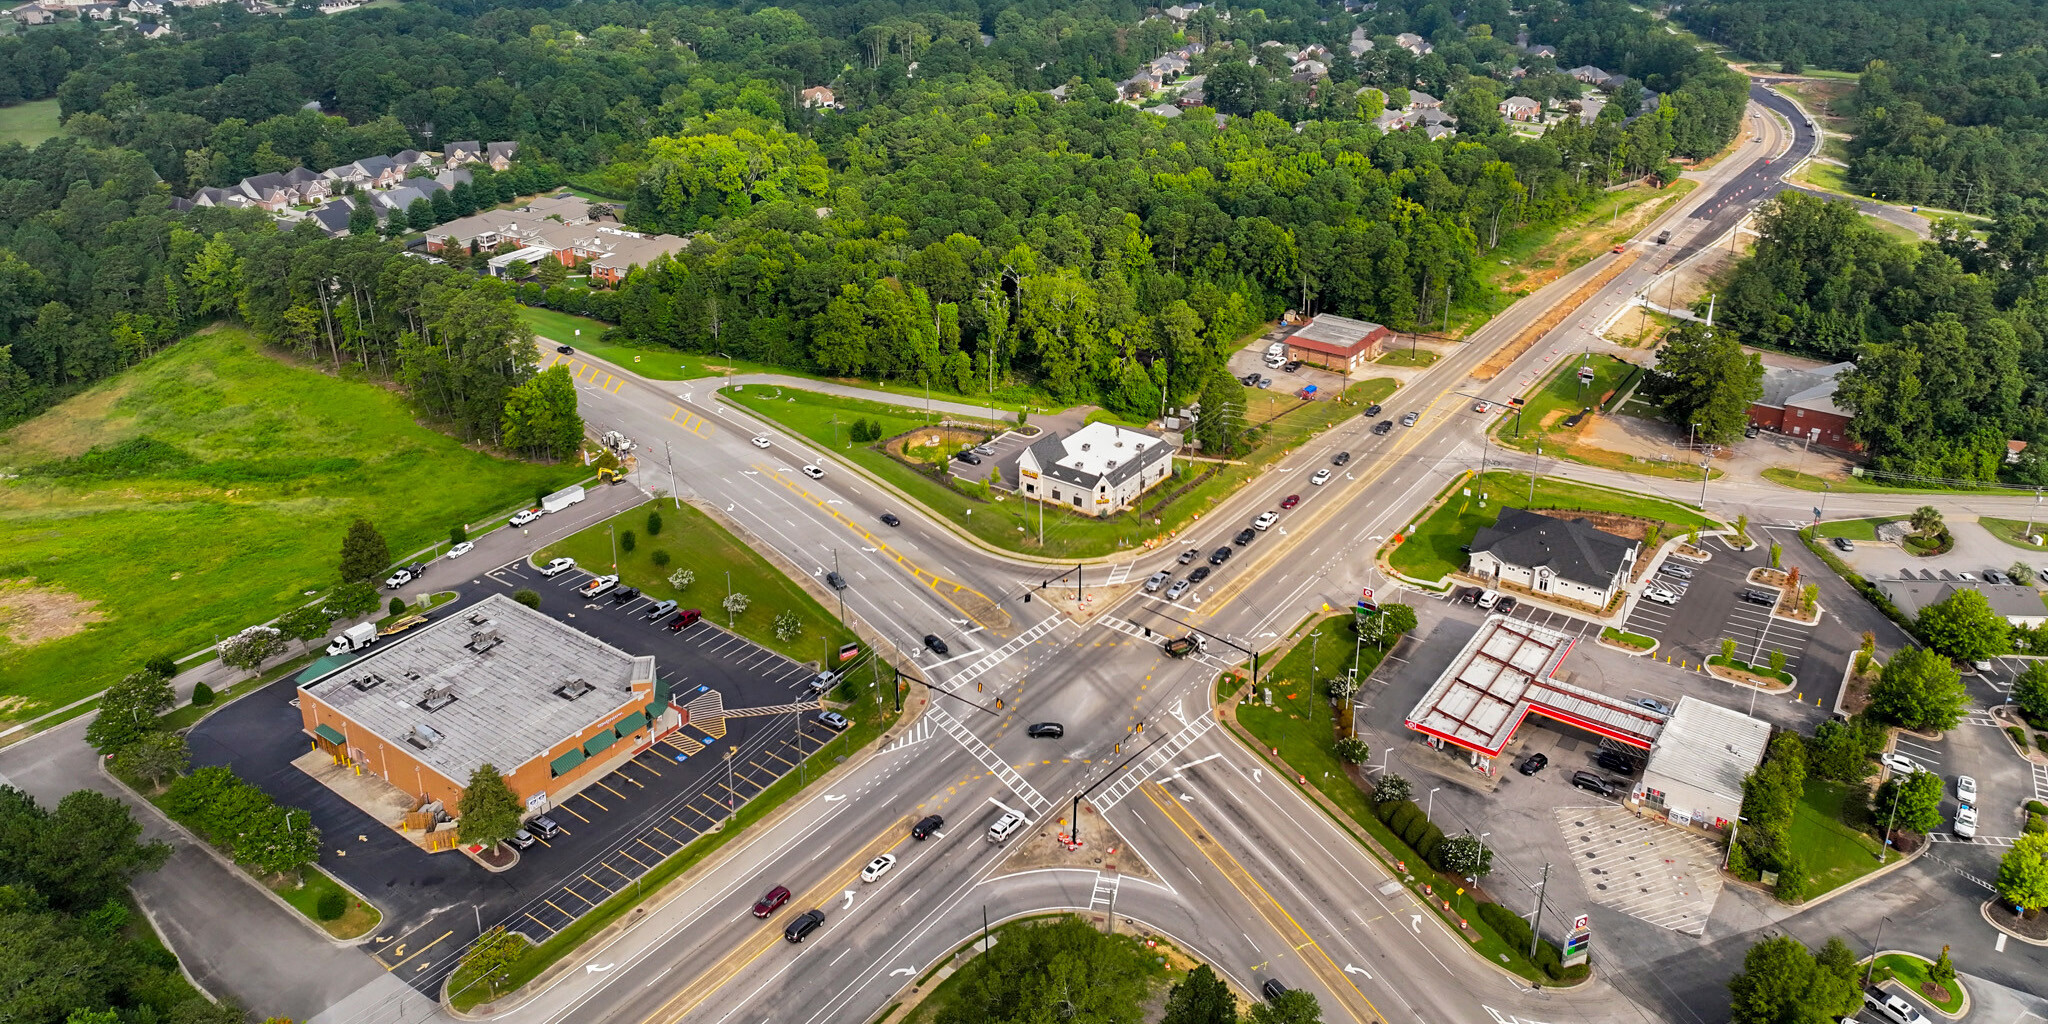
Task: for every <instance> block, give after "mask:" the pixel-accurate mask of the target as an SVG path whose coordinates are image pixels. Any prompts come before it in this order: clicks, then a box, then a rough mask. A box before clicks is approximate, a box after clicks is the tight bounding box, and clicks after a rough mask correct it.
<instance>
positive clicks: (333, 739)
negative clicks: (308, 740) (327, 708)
mask: <svg viewBox="0 0 2048 1024" xmlns="http://www.w3.org/2000/svg"><path fill="white" fill-rule="evenodd" d="M313 734H314V735H316V736H318V737H320V738H321V739H323V740H326V741H327V742H329V743H332V744H334V745H335V746H338V747H345V746H348V737H346V736H343V735H342V734H341V730H339V729H336V728H335V727H333V726H331V725H316V726H314V727H313Z"/></svg>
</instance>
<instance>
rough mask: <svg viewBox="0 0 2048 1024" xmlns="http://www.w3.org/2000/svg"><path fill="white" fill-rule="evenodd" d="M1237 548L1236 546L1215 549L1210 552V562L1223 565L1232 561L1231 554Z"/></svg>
mask: <svg viewBox="0 0 2048 1024" xmlns="http://www.w3.org/2000/svg"><path fill="white" fill-rule="evenodd" d="M1236 550H1237V549H1236V548H1232V547H1220V548H1217V549H1216V550H1214V551H1211V552H1209V564H1210V565H1222V564H1223V563H1225V562H1228V561H1230V556H1231V554H1232V553H1233V552H1235V551H1236Z"/></svg>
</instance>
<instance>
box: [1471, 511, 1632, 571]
mask: <svg viewBox="0 0 2048 1024" xmlns="http://www.w3.org/2000/svg"><path fill="white" fill-rule="evenodd" d="M1635 546H1636V542H1635V541H1632V540H1629V539H1628V538H1626V537H1617V536H1615V535H1614V534H1611V533H1608V532H1606V531H1604V530H1600V529H1598V528H1596V527H1595V526H1594V525H1593V524H1592V523H1591V522H1590V521H1588V520H1585V519H1570V520H1566V519H1555V518H1552V517H1550V516H1546V515H1539V514H1537V513H1535V512H1530V511H1528V510H1526V509H1519V508H1503V509H1501V510H1500V519H1499V521H1497V522H1496V523H1494V525H1492V526H1487V527H1482V528H1481V529H1480V530H1479V532H1478V534H1476V535H1474V536H1473V538H1472V551H1473V553H1474V554H1477V553H1479V552H1482V551H1484V552H1491V553H1492V554H1493V556H1494V557H1495V558H1498V559H1500V560H1501V561H1502V562H1505V563H1507V564H1509V565H1520V566H1528V567H1530V568H1536V567H1539V566H1548V567H1549V569H1550V571H1552V572H1554V573H1556V574H1557V575H1559V576H1562V577H1564V578H1565V579H1568V580H1571V581H1572V582H1574V583H1583V584H1585V585H1587V586H1589V587H1605V586H1607V585H1608V584H1609V583H1612V582H1613V581H1614V574H1615V572H1616V571H1617V570H1619V569H1620V568H1621V566H1622V564H1623V562H1624V561H1625V560H1626V559H1627V558H1628V553H1629V549H1630V548H1633V547H1635Z"/></svg>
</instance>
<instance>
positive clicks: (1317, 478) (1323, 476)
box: [1308, 469, 1330, 487]
mask: <svg viewBox="0 0 2048 1024" xmlns="http://www.w3.org/2000/svg"><path fill="white" fill-rule="evenodd" d="M1329 479H1330V471H1329V470H1327V469H1319V470H1316V475H1314V476H1312V477H1309V478H1308V482H1309V483H1312V484H1314V485H1316V486H1317V487H1321V486H1322V485H1323V484H1324V482H1326V481H1328V480H1329Z"/></svg>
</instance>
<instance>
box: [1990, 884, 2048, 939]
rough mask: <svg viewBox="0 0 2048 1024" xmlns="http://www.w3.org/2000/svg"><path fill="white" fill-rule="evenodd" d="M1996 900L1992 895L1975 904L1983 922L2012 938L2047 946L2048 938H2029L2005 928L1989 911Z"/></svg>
mask: <svg viewBox="0 0 2048 1024" xmlns="http://www.w3.org/2000/svg"><path fill="white" fill-rule="evenodd" d="M1997 902H1998V898H1997V897H1995V896H1994V897H1992V898H1991V899H1988V900H1985V901H1984V902H1982V903H1979V904H1978V905H1977V913H1978V915H1979V916H1981V917H1982V918H1984V923H1985V924H1988V925H1990V926H1991V927H1993V928H1996V929H1998V930H1999V931H2001V932H2003V933H2005V934H2007V935H2010V936H2012V937H2013V938H2015V939H2018V940H2020V941H2021V942H2024V943H2026V944H2027V945H2029V946H2048V939H2030V938H2028V937H2026V936H2024V935H2021V934H2020V933H2018V932H2016V931H2013V930H2012V929H2011V928H2007V927H2006V926H2005V925H2003V924H2001V923H1999V920H1998V918H1997V916H1996V915H1994V914H1992V913H1991V905H1992V904H1994V903H1997Z"/></svg>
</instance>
